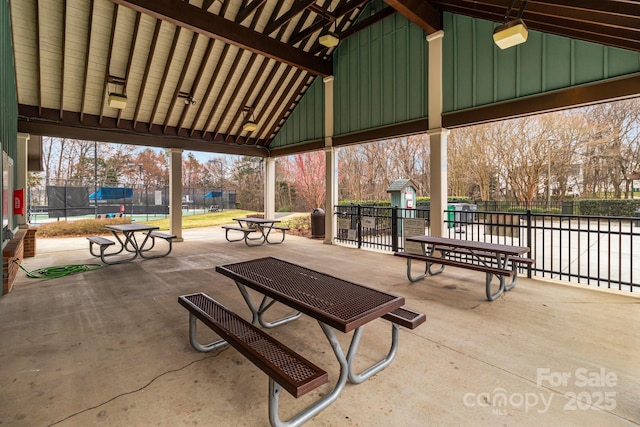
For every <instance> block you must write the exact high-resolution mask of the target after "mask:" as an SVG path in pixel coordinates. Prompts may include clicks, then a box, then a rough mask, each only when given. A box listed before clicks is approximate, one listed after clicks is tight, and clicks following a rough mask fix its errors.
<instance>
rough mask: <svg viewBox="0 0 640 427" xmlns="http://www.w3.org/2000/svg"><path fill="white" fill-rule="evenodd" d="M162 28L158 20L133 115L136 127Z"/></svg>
mask: <svg viewBox="0 0 640 427" xmlns="http://www.w3.org/2000/svg"><path fill="white" fill-rule="evenodd" d="M161 26H162V21H161V20H159V19H157V20H156V25H155V29H154V30H153V37H152V39H151V46H150V47H149V54H148V56H147V64H146V65H145V66H144V74H143V75H142V83H141V84H140V91H139V92H138V102H136V111H135V112H134V113H133V124H134V127H135V126H136V125H137V124H138V117H139V116H140V107H142V98H143V97H144V93H145V90H146V88H147V81H148V79H149V70H150V69H151V61H153V56H154V53H155V51H156V45H157V43H158V35H159V34H160V27H161Z"/></svg>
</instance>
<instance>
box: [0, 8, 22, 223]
mask: <svg viewBox="0 0 640 427" xmlns="http://www.w3.org/2000/svg"><path fill="white" fill-rule="evenodd" d="M10 17H11V14H10V13H9V1H8V0H0V107H1V108H0V146H1V147H2V150H4V151H6V152H7V154H8V155H9V157H11V158H13V159H15V158H16V155H17V149H18V142H17V136H18V98H17V96H16V74H15V67H14V63H13V42H12V38H11V18H10ZM1 167H2V161H1V160H0V168H1ZM14 171H15V168H14ZM14 175H15V172H14ZM13 178H14V182H15V176H14V177H13ZM0 188H2V173H0ZM9 200H12V198H9ZM1 214H2V211H1V210H0V215H1Z"/></svg>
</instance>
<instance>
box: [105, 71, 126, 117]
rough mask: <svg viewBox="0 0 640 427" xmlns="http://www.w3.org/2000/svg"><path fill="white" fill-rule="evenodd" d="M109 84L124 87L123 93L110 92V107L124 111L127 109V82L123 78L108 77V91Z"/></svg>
mask: <svg viewBox="0 0 640 427" xmlns="http://www.w3.org/2000/svg"><path fill="white" fill-rule="evenodd" d="M109 84H113V85H115V86H116V88H117V87H118V86H121V87H122V91H121V92H122V93H118V92H109V107H111V108H117V109H118V110H124V109H125V108H126V107H127V87H126V80H125V79H123V78H121V77H114V76H108V77H107V89H108V87H109Z"/></svg>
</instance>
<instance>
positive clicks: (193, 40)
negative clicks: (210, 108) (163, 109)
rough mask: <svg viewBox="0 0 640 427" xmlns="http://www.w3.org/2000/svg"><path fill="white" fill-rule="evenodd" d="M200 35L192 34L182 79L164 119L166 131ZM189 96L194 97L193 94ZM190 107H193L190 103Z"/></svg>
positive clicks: (179, 80)
mask: <svg viewBox="0 0 640 427" xmlns="http://www.w3.org/2000/svg"><path fill="white" fill-rule="evenodd" d="M198 37H199V35H198V34H197V33H193V34H191V44H190V45H189V51H188V52H187V57H186V58H185V60H184V62H183V64H182V71H181V72H180V77H178V83H177V84H176V87H175V89H174V90H173V96H172V97H171V104H170V105H169V110H168V111H167V115H166V116H165V118H164V128H165V130H166V129H167V128H168V127H169V120H171V115H172V114H173V110H174V109H175V107H176V104H177V103H178V96H179V95H180V89H182V83H183V82H184V79H185V77H186V76H187V71H188V70H189V66H190V65H191V58H193V52H194V50H195V48H196V43H197V41H198ZM189 95H191V96H193V94H192V93H189ZM182 105H183V110H187V107H186V106H185V105H184V103H183V104H182ZM188 105H191V103H189V104H188Z"/></svg>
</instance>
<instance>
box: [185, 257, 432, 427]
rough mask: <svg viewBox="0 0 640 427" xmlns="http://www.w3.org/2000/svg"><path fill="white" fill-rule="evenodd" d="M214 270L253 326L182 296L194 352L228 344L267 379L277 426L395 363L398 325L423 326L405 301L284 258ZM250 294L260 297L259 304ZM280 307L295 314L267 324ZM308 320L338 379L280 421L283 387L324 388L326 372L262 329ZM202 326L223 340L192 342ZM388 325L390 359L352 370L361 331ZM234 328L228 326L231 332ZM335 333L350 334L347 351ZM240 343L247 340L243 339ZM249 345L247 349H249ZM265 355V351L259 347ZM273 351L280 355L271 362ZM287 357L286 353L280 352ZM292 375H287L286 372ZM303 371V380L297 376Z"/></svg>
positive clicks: (199, 298)
mask: <svg viewBox="0 0 640 427" xmlns="http://www.w3.org/2000/svg"><path fill="white" fill-rule="evenodd" d="M216 271H218V272H219V273H221V274H223V275H225V276H227V277H229V278H231V279H233V280H234V281H235V283H236V285H237V287H238V289H239V290H240V292H241V294H242V296H243V298H244V300H245V302H246V303H247V306H248V307H249V309H250V311H251V313H252V322H251V323H249V322H246V321H244V320H242V319H238V318H237V317H236V315H235V314H233V313H231V312H230V311H229V310H228V309H226V308H222V309H219V307H222V306H221V305H219V303H217V302H216V301H215V300H213V299H211V298H210V297H208V296H206V295H205V296H204V297H203V295H204V294H195V295H187V296H183V297H180V303H181V304H182V305H183V306H185V307H187V308H188V309H189V310H190V311H191V316H192V317H191V319H192V320H191V321H190V339H191V343H192V346H193V347H194V348H196V349H197V350H199V351H210V350H213V349H218V348H220V346H223V345H226V343H227V342H228V343H229V344H231V345H233V346H234V347H236V348H237V349H238V350H239V351H240V352H241V353H242V354H244V355H245V356H246V357H247V358H249V360H251V361H252V362H253V363H254V364H256V366H258V367H260V368H261V369H262V370H263V371H264V372H266V373H267V374H268V375H269V416H270V421H271V424H272V425H274V426H282V425H287V426H298V425H301V424H303V423H304V422H306V421H308V420H310V419H311V418H312V417H314V416H315V415H317V414H318V413H319V412H320V411H322V410H323V409H325V408H326V407H327V406H329V405H330V404H331V403H332V402H334V401H335V400H336V399H337V398H338V396H339V395H340V393H341V392H342V390H343V388H344V386H345V384H346V382H347V381H350V382H352V383H356V384H358V383H362V382H364V381H365V380H366V379H368V378H370V377H371V376H372V375H374V374H376V373H378V372H380V371H381V370H383V369H384V368H386V367H387V366H388V365H389V364H390V363H391V362H392V361H393V359H394V358H395V355H396V352H397V348H398V337H399V333H398V329H399V327H400V326H404V327H408V328H411V329H413V328H415V327H417V326H418V325H420V324H421V323H423V322H424V321H425V315H424V314H421V313H416V312H413V311H411V310H409V309H406V308H404V307H402V306H403V305H404V298H403V297H401V296H396V295H392V294H389V293H386V292H383V291H379V290H376V289H373V288H370V287H367V286H364V285H359V284H356V283H353V282H350V281H347V280H343V279H340V278H337V277H334V276H331V275H329V274H325V273H322V272H319V271H315V270H312V269H309V268H306V267H303V266H300V265H297V264H294V263H291V262H287V261H284V260H281V259H277V258H273V257H266V258H259V259H254V260H250V261H243V262H237V263H232V264H226V265H219V266H217V267H216ZM248 289H252V290H253V291H257V293H258V294H260V295H261V297H258V299H261V301H260V303H259V304H256V303H255V302H254V300H253V298H255V294H254V297H253V298H252V296H251V295H250V294H249V292H248ZM275 303H281V304H284V305H285V306H288V307H290V308H292V309H293V312H294V313H292V314H289V315H288V316H285V317H284V318H281V319H278V320H272V321H267V320H266V319H265V318H264V315H265V313H266V312H267V311H268V310H269V309H270V308H271V307H273V306H274V304H275ZM302 315H306V316H309V317H311V318H313V319H315V320H316V321H317V322H318V324H319V325H320V327H321V329H322V331H323V332H324V334H325V336H326V338H327V339H328V341H329V344H330V346H331V348H332V350H333V353H334V355H335V357H336V359H337V360H338V363H339V365H340V374H339V378H338V379H337V381H336V384H335V386H334V387H333V389H332V390H331V391H329V392H327V393H326V394H323V395H322V396H321V397H319V398H318V400H316V401H315V402H314V403H312V404H311V405H309V406H307V407H306V408H305V409H303V410H302V411H300V412H299V413H298V414H297V415H294V416H293V417H292V418H291V419H290V420H289V421H286V422H283V421H281V420H280V419H279V415H278V396H279V395H280V393H281V391H282V390H283V389H285V390H287V391H289V392H290V393H291V394H293V395H294V396H295V397H298V396H299V395H301V394H304V393H306V392H308V391H310V390H312V389H314V388H316V387H318V386H320V385H322V384H324V383H326V382H327V374H326V372H324V371H322V370H321V369H320V368H318V367H317V366H316V365H314V364H313V363H311V362H309V361H308V360H306V359H305V358H304V357H302V356H300V355H298V354H297V353H295V352H293V350H291V349H289V348H288V347H286V346H284V345H283V344H282V343H279V342H275V339H274V338H273V337H272V336H270V335H267V336H264V335H263V334H264V332H263V331H262V330H261V329H256V328H255V326H254V325H260V326H262V327H264V328H273V327H275V326H279V325H284V324H287V323H290V322H293V321H294V320H296V319H298V318H299V317H300V316H302ZM194 316H196V317H197V318H198V319H199V320H201V321H203V322H204V323H205V324H207V326H209V327H210V328H212V329H213V330H214V331H216V332H218V334H219V335H221V336H222V337H223V341H217V342H214V343H211V344H204V345H203V344H200V343H199V342H197V338H196V332H195V319H194ZM379 318H382V319H385V320H388V321H389V322H391V325H392V337H391V345H390V350H389V352H388V354H387V355H386V356H385V357H383V358H382V359H381V360H379V361H378V362H375V363H372V364H371V365H370V366H369V367H368V368H367V369H365V370H363V371H361V372H360V373H357V372H355V371H354V359H355V358H356V353H357V348H358V345H359V342H360V338H361V336H362V333H363V327H364V326H365V325H367V324H369V323H370V322H372V321H374V320H376V319H379ZM230 324H233V326H228V325H230ZM334 330H337V331H339V332H343V333H346V332H350V331H353V336H352V338H351V342H350V345H349V348H348V351H347V352H346V353H345V352H344V350H343V348H342V345H341V344H340V342H339V340H338V339H337V338H336V335H335V333H334ZM245 337H249V338H248V339H247V338H245ZM247 347H249V348H247ZM265 348H266V349H268V350H265V351H263V349H265ZM274 353H276V354H277V356H273V354H274ZM283 353H284V354H283ZM292 366H293V367H295V369H294V371H295V372H289V371H290V370H291V367H292ZM301 373H302V374H301Z"/></svg>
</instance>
